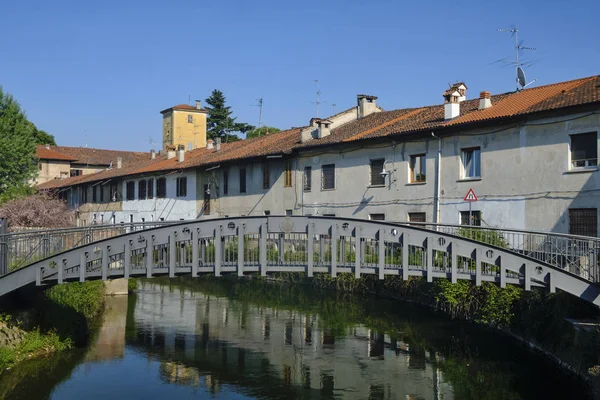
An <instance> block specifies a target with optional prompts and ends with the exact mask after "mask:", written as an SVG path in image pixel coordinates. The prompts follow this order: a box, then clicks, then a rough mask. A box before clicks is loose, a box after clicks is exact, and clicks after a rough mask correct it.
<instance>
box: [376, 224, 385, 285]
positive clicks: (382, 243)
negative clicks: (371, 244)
mask: <svg viewBox="0 0 600 400" xmlns="http://www.w3.org/2000/svg"><path fill="white" fill-rule="evenodd" d="M383 235H384V233H383V229H379V240H378V242H377V244H378V247H379V257H378V259H377V261H378V265H379V267H378V268H379V279H383V278H384V273H385V239H384V237H383Z"/></svg>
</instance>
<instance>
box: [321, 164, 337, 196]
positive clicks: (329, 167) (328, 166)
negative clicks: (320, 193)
mask: <svg viewBox="0 0 600 400" xmlns="http://www.w3.org/2000/svg"><path fill="white" fill-rule="evenodd" d="M326 170H327V171H331V173H332V177H331V179H332V182H333V185H332V186H331V187H325V171H326ZM321 190H335V164H324V165H321Z"/></svg>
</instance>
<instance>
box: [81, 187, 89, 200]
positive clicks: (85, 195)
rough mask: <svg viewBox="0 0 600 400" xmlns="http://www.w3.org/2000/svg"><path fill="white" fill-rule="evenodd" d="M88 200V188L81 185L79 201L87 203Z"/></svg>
mask: <svg viewBox="0 0 600 400" xmlns="http://www.w3.org/2000/svg"><path fill="white" fill-rule="evenodd" d="M87 200H88V188H87V186H82V187H81V203H82V204H84V203H87Z"/></svg>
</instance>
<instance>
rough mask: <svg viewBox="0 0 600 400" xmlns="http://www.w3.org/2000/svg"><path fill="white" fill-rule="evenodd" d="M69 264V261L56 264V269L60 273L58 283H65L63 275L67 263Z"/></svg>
mask: <svg viewBox="0 0 600 400" xmlns="http://www.w3.org/2000/svg"><path fill="white" fill-rule="evenodd" d="M66 262H67V260H65V259H62V260H60V262H57V263H56V269H57V272H58V283H59V284H60V283H63V282H64V278H63V274H64V272H65V263H66Z"/></svg>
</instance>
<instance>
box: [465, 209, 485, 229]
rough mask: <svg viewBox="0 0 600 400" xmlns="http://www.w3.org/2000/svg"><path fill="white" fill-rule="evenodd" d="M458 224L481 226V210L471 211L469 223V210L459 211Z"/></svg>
mask: <svg viewBox="0 0 600 400" xmlns="http://www.w3.org/2000/svg"><path fill="white" fill-rule="evenodd" d="M460 224H461V225H473V226H481V211H471V223H470V224H469V212H468V211H461V212H460Z"/></svg>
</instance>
